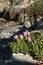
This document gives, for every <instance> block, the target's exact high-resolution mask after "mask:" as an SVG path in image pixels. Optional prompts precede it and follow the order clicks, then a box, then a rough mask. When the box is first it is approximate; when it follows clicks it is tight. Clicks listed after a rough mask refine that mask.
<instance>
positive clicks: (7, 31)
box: [0, 25, 24, 38]
mask: <svg viewBox="0 0 43 65" xmlns="http://www.w3.org/2000/svg"><path fill="white" fill-rule="evenodd" d="M22 27H23V25H18V26H9V27H6V28H4V29H3V30H1V31H0V38H10V37H11V36H13V34H15V33H17V32H19V31H20V29H22V30H23V29H24V28H22Z"/></svg>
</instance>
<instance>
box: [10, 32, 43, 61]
mask: <svg viewBox="0 0 43 65" xmlns="http://www.w3.org/2000/svg"><path fill="white" fill-rule="evenodd" d="M13 39H14V41H13V42H10V43H9V46H10V48H11V50H12V52H13V53H24V54H29V55H31V56H32V57H33V58H34V59H37V60H41V61H43V33H39V32H34V33H30V32H23V33H22V34H19V35H14V36H13Z"/></svg>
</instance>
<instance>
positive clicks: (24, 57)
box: [12, 53, 37, 64]
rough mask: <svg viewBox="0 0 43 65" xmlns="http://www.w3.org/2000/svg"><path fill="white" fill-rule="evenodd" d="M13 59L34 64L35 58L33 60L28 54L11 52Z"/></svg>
mask: <svg viewBox="0 0 43 65" xmlns="http://www.w3.org/2000/svg"><path fill="white" fill-rule="evenodd" d="M12 57H13V60H14V61H15V60H18V61H26V62H29V63H32V64H36V63H37V60H34V59H33V58H32V57H31V56H30V55H28V54H27V55H24V54H23V53H18V54H16V53H13V54H12Z"/></svg>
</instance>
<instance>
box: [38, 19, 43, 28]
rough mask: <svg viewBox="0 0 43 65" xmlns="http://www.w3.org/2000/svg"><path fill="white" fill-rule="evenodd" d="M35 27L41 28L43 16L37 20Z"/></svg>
mask: <svg viewBox="0 0 43 65" xmlns="http://www.w3.org/2000/svg"><path fill="white" fill-rule="evenodd" d="M37 28H38V29H43V18H41V19H40V20H39V21H38V22H37Z"/></svg>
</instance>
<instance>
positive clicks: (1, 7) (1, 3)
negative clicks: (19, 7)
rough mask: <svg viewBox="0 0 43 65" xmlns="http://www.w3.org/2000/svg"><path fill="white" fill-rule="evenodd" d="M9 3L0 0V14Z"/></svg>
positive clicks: (5, 0)
mask: <svg viewBox="0 0 43 65" xmlns="http://www.w3.org/2000/svg"><path fill="white" fill-rule="evenodd" d="M9 4H10V1H9V0H0V12H2V11H3V9H4V7H6V6H9Z"/></svg>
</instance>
